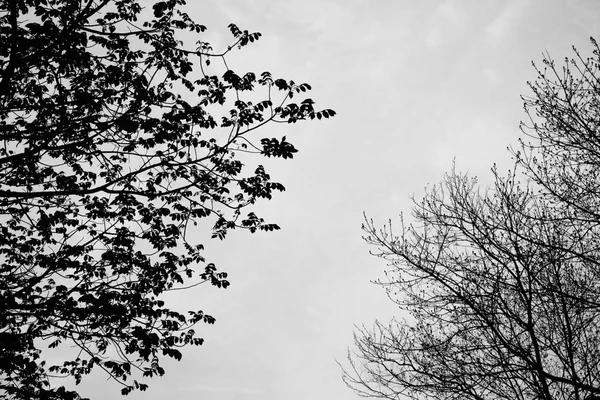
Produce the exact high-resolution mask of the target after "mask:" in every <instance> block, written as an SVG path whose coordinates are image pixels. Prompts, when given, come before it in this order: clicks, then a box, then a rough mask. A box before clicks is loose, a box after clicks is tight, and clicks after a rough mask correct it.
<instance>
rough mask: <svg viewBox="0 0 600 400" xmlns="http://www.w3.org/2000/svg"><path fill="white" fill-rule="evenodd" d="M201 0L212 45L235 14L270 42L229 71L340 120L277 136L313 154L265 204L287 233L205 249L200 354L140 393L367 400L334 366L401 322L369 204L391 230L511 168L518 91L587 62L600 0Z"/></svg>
mask: <svg viewBox="0 0 600 400" xmlns="http://www.w3.org/2000/svg"><path fill="white" fill-rule="evenodd" d="M188 3H189V4H188V6H187V11H188V12H189V14H190V15H191V16H192V17H193V18H194V19H195V20H197V21H198V22H200V23H202V24H204V25H206V26H207V27H208V29H209V31H208V33H209V38H210V40H211V41H212V42H213V47H214V48H215V49H218V48H219V46H224V45H226V43H227V42H228V40H229V39H230V35H229V31H228V30H227V24H229V23H230V22H234V23H236V24H237V25H238V26H239V27H240V28H242V29H248V30H250V31H259V32H261V33H262V34H263V37H262V38H261V39H260V40H259V41H258V42H257V43H255V44H253V45H251V46H248V47H247V48H244V49H243V50H242V51H240V52H238V53H236V54H235V55H234V56H232V57H231V59H229V60H228V61H229V63H230V65H231V68H232V69H234V70H236V71H237V70H239V71H244V70H254V71H258V72H260V71H263V70H268V71H271V72H272V73H273V74H274V75H277V76H282V77H286V78H291V79H294V80H295V81H296V82H308V83H310V84H311V85H312V87H313V91H312V92H311V93H310V95H311V97H312V98H313V99H314V100H315V101H316V102H317V104H316V105H317V106H318V107H321V108H332V109H334V110H336V111H337V113H338V115H337V116H336V117H335V118H334V119H332V120H327V121H320V122H309V123H304V124H298V125H293V126H287V125H286V126H277V127H276V128H273V129H272V130H269V131H268V133H267V132H263V133H264V134H265V136H268V135H269V134H273V136H279V137H280V136H283V135H287V137H288V138H289V139H290V141H291V142H293V143H294V145H295V146H296V147H297V148H298V149H299V153H297V155H296V156H295V157H294V159H293V160H291V161H290V160H285V161H284V160H281V161H274V162H269V163H268V165H267V166H268V168H269V172H270V174H271V176H272V177H273V179H274V180H276V181H280V182H282V183H284V185H285V186H286V188H287V191H286V192H284V193H282V194H280V195H277V196H275V197H274V198H273V200H272V201H270V202H268V203H265V204H262V205H261V206H259V208H258V211H260V213H261V216H263V217H265V218H266V219H268V220H270V221H273V222H277V223H278V224H279V225H280V226H281V227H282V230H281V231H278V232H274V233H257V234H254V235H251V234H249V233H247V232H235V233H234V234H233V235H231V236H230V237H228V238H227V239H226V240H225V241H223V242H219V241H217V240H213V241H210V242H207V243H205V246H206V249H207V250H206V252H207V253H206V254H207V259H209V260H210V261H212V262H214V263H215V264H217V266H218V267H219V268H220V269H222V270H225V271H227V272H228V273H229V275H230V280H231V283H232V285H231V287H229V288H228V289H227V290H218V289H216V288H211V287H203V286H199V287H198V288H196V289H192V290H190V291H187V292H176V294H173V295H172V296H171V300H172V301H174V302H176V303H177V304H180V305H181V306H182V307H188V306H189V307H190V308H194V309H198V308H202V309H204V310H205V311H207V312H209V313H210V314H212V315H213V316H215V317H216V319H217V323H216V324H215V325H212V326H208V325H206V326H198V330H199V331H200V333H201V335H202V336H203V337H204V338H205V339H206V342H205V344H204V346H202V347H199V348H196V349H190V350H189V351H187V352H186V353H185V354H184V359H183V360H182V361H181V362H179V363H175V362H173V363H168V365H167V368H166V369H167V374H166V375H165V376H164V377H163V378H160V379H155V380H153V381H151V382H150V390H149V391H148V392H145V393H135V394H132V395H129V396H128V398H129V399H131V400H134V399H145V400H155V399H156V400H158V399H169V400H175V399H177V400H192V399H209V400H233V399H240V400H280V399H285V400H342V399H343V400H356V399H358V398H359V397H358V396H357V395H355V394H354V393H353V392H352V391H350V390H349V389H348V388H346V387H345V385H344V384H343V382H342V381H341V371H340V369H339V367H338V365H337V364H336V360H337V361H339V362H341V363H342V364H344V363H345V357H346V352H347V349H348V347H351V346H352V333H353V331H354V325H363V324H365V325H367V326H369V325H371V324H372V323H373V321H374V320H375V319H380V320H383V321H385V320H389V319H390V318H392V317H394V316H395V317H401V315H400V314H399V312H398V310H397V309H396V308H395V307H394V305H393V304H392V303H391V302H390V300H389V299H387V297H386V295H385V292H384V291H383V290H382V289H381V288H379V287H377V286H375V285H373V284H372V283H370V281H371V280H376V279H378V278H381V277H383V271H384V269H385V264H384V263H383V262H382V261H381V260H378V259H376V258H373V257H371V256H370V255H369V248H368V246H367V245H366V244H365V243H364V242H363V241H362V239H361V233H362V232H361V229H360V227H361V222H362V219H363V211H365V212H366V213H367V214H368V215H369V216H370V217H373V218H374V219H375V220H376V221H380V222H385V221H387V219H388V218H397V216H398V215H399V213H400V212H404V213H405V215H407V216H408V218H410V217H409V216H410V207H411V200H410V198H411V196H413V195H414V196H415V197H416V198H419V197H420V196H421V195H422V194H423V190H424V188H425V187H426V186H427V185H432V184H435V183H437V182H438V181H439V180H440V179H441V178H442V177H443V174H444V173H445V172H447V171H449V170H450V168H451V167H452V162H453V160H456V168H457V170H460V171H468V172H469V173H470V174H472V175H477V176H479V177H480V180H481V181H482V182H484V183H485V182H486V181H489V180H490V178H491V174H490V168H491V167H492V165H493V164H494V163H497V164H498V165H499V167H500V169H501V170H503V169H504V170H506V169H508V168H510V166H511V160H510V154H509V152H508V151H507V146H508V145H510V144H516V141H517V139H518V138H519V136H520V131H519V129H518V125H519V121H520V120H522V119H524V118H525V114H524V113H523V110H522V101H521V99H520V95H522V94H528V93H529V89H528V87H527V84H526V82H527V81H528V80H534V79H535V78H536V74H535V71H534V70H533V68H532V66H531V62H532V61H536V62H541V59H542V53H543V52H546V51H547V52H548V53H549V54H550V55H551V56H552V57H553V58H555V59H556V60H557V61H558V62H562V60H563V59H564V57H565V56H569V57H571V56H573V55H574V54H573V52H572V49H571V47H572V46H573V45H575V46H576V47H577V48H578V49H579V50H580V51H581V52H582V53H584V54H586V55H587V54H589V53H590V51H591V46H590V43H589V37H590V36H594V37H596V38H599V39H600V35H599V34H600V25H598V20H600V1H597V0H445V1H443V0H303V1H291V0H277V1H274V0H271V1H268V0H243V1H242V0H216V1H192V0H188ZM270 129H271V128H270ZM258 135H259V136H260V134H258ZM261 137H262V136H261ZM257 213H258V212H257ZM205 236H206V232H204V233H201V232H199V233H198V237H199V240H200V238H201V239H202V240H204V238H205ZM82 394H86V395H88V396H90V397H92V398H93V399H97V400H104V399H112V398H114V397H115V395H117V396H118V388H116V387H115V386H114V385H113V384H111V383H110V382H107V381H106V380H105V379H103V378H102V376H100V375H98V376H97V378H96V377H95V378H94V379H92V380H91V381H89V382H87V383H86V384H85V387H84V391H83V393H82Z"/></svg>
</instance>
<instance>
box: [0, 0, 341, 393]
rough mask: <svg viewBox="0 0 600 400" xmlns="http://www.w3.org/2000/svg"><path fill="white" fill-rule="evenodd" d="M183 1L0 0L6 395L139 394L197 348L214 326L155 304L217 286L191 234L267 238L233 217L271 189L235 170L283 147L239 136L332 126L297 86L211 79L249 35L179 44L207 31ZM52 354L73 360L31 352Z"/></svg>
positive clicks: (256, 175)
mask: <svg viewBox="0 0 600 400" xmlns="http://www.w3.org/2000/svg"><path fill="white" fill-rule="evenodd" d="M183 4H184V1H182V0H164V1H154V2H151V3H149V4H146V3H144V2H141V1H137V0H115V1H111V2H99V1H89V2H77V1H67V0H0V138H1V139H2V141H1V144H0V214H1V215H2V216H1V217H0V258H1V260H0V261H1V263H0V392H2V393H6V396H7V398H10V399H32V398H44V399H76V398H78V395H77V393H76V392H70V391H67V390H66V389H65V388H64V387H60V386H59V387H57V385H56V382H55V381H54V380H52V379H51V378H50V377H49V376H50V375H49V374H53V375H59V376H70V377H72V378H74V380H75V382H76V383H79V382H80V381H81V380H82V378H83V377H84V376H85V375H87V374H89V373H90V372H91V371H93V370H95V369H102V370H104V371H105V372H106V373H108V374H110V375H111V376H112V378H114V380H116V381H117V382H120V383H121V384H122V385H123V389H122V393H123V394H127V393H130V392H131V391H132V390H146V388H147V385H146V384H145V383H141V382H138V381H137V380H136V379H135V378H136V376H139V375H140V374H141V375H142V377H147V378H149V377H153V376H157V375H158V376H160V375H163V374H164V373H165V371H164V369H163V368H162V367H161V364H160V361H161V358H162V357H165V356H166V357H171V358H173V359H176V360H179V359H181V357H182V356H183V353H182V352H181V351H180V350H179V348H180V347H182V346H187V345H192V346H199V345H201V344H202V343H203V340H202V338H200V337H197V334H196V332H195V331H194V330H193V329H192V328H191V327H192V326H193V325H194V324H196V323H198V322H202V323H206V324H213V323H215V318H214V317H213V316H211V315H208V314H206V313H205V312H203V311H201V310H196V311H193V312H192V311H190V312H189V313H188V314H183V313H181V312H179V311H176V310H173V309H171V308H169V306H168V304H166V303H165V301H164V300H163V299H162V295H163V294H164V293H165V292H167V291H171V290H180V289H184V288H188V287H193V286H196V285H198V284H200V283H203V282H207V283H209V284H210V285H212V286H214V287H217V288H227V287H228V286H229V284H230V282H229V281H228V279H227V274H226V273H225V272H219V271H217V269H216V267H215V265H214V264H212V263H208V264H206V265H205V266H204V267H203V265H204V264H205V263H206V260H205V259H204V256H203V250H204V247H203V245H202V244H199V243H196V242H197V240H198V239H196V237H197V231H196V232H195V231H194V230H195V229H200V227H199V226H198V225H199V222H200V221H207V222H208V225H207V226H209V227H210V226H212V232H211V234H212V237H213V238H218V239H224V238H225V237H226V235H227V232H229V231H230V230H231V229H236V228H240V229H247V230H249V231H250V232H256V231H258V230H262V231H273V230H276V229H279V227H278V226H277V225H276V224H272V223H267V222H265V220H264V219H263V218H261V217H258V216H257V215H256V214H255V213H254V212H253V211H251V210H250V209H249V208H250V207H251V206H252V205H253V204H255V203H256V201H258V200H259V199H271V198H272V195H273V193H274V192H276V191H283V190H285V188H284V186H283V185H282V184H281V183H277V182H272V181H271V178H270V176H269V174H268V173H267V172H266V171H265V169H264V167H263V166H258V167H256V166H254V167H252V166H248V165H251V164H252V162H253V157H260V156H261V155H262V156H267V157H271V156H272V157H280V158H283V159H287V158H292V156H293V153H295V152H297V150H296V148H295V147H294V146H293V145H292V144H291V143H289V142H288V141H287V140H286V137H285V136H284V137H283V138H282V139H281V140H278V139H263V140H262V141H260V143H258V138H257V137H255V136H254V134H253V132H254V130H257V129H258V128H260V127H262V126H263V125H264V124H267V123H270V122H288V123H289V122H297V121H300V120H306V119H309V118H310V119H313V118H315V116H316V117H317V118H321V117H323V116H325V117H326V118H327V117H329V116H332V115H334V113H333V111H331V110H324V111H317V110H315V109H314V108H313V104H314V103H313V101H312V100H310V99H303V100H302V101H301V102H300V103H299V104H294V103H290V101H289V100H290V99H291V98H292V97H293V96H294V95H295V94H298V93H305V92H306V91H308V90H310V85H308V84H305V83H302V84H296V83H294V82H293V81H291V80H284V79H281V78H275V77H273V76H272V75H271V74H270V73H269V72H266V71H265V72H262V73H260V74H259V73H254V72H250V71H244V72H239V71H238V72H236V71H234V70H233V69H231V68H230V67H228V66H226V65H227V64H226V63H225V57H226V56H227V54H228V53H229V52H230V51H232V50H233V49H235V48H242V47H244V46H247V45H249V44H250V43H252V42H255V41H256V40H258V39H259V38H260V36H261V35H260V33H257V32H254V33H253V32H249V31H247V30H242V29H240V28H238V27H237V26H236V25H234V24H231V25H229V30H230V31H231V34H232V35H233V40H232V43H231V45H230V46H228V47H227V48H226V49H224V50H223V51H222V52H220V53H219V52H216V51H214V50H213V48H212V47H211V45H210V44H209V43H207V42H205V41H203V40H202V37H200V38H199V40H196V42H195V43H186V42H181V41H180V38H181V37H185V36H183V35H182V33H186V34H187V32H192V33H194V34H196V35H198V36H200V34H201V33H202V32H204V31H205V30H206V27H205V26H203V25H200V24H198V23H196V22H194V21H193V20H192V19H191V18H190V16H189V15H187V14H186V13H184V12H183V11H182V10H181V8H180V7H181V6H182V5H183ZM143 7H147V10H146V11H143ZM190 45H193V46H190ZM211 61H212V62H211ZM273 87H276V88H277V89H279V90H273V91H271V89H272V88H273ZM249 91H252V92H253V93H252V96H250V97H251V98H252V100H250V99H249V98H248V99H246V98H244V96H245V95H246V92H249ZM255 91H256V92H255ZM271 92H273V93H271ZM261 96H262V97H261ZM277 96H278V97H277ZM219 110H221V111H219ZM319 115H320V117H319ZM257 164H258V163H257ZM246 166H247V167H246ZM243 215H246V217H244V216H243ZM61 346H75V347H77V348H79V349H80V350H81V354H80V355H79V356H78V357H77V358H76V359H73V360H65V361H64V362H62V363H61V362H58V363H56V364H51V363H49V362H47V361H46V358H47V357H45V356H44V354H45V353H44V352H42V350H45V349H46V348H47V347H50V348H57V349H60V348H61ZM1 396H3V395H0V397H1Z"/></svg>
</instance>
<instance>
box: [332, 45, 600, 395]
mask: <svg viewBox="0 0 600 400" xmlns="http://www.w3.org/2000/svg"><path fill="white" fill-rule="evenodd" d="M592 45H593V55H592V56H591V57H582V56H581V55H580V54H579V53H578V52H577V51H576V52H575V57H574V58H572V59H567V60H566V62H565V64H564V65H563V66H562V67H558V66H557V65H556V63H555V62H554V61H553V60H552V59H550V58H549V57H548V56H547V57H545V58H544V60H543V66H542V67H540V68H538V67H535V71H536V72H537V74H538V76H537V80H536V81H534V82H532V83H530V84H529V86H530V88H531V90H532V95H531V96H527V97H524V98H523V99H524V101H525V109H526V111H527V115H528V118H529V120H528V121H527V122H526V123H524V124H523V125H522V130H523V132H524V134H525V136H524V138H523V140H522V141H521V145H520V146H519V147H517V148H516V150H515V149H513V150H512V154H513V156H514V160H515V167H514V169H513V170H512V171H511V172H509V173H508V174H507V175H503V174H501V173H499V172H498V171H497V169H496V168H493V170H492V171H493V173H494V177H495V181H494V184H493V185H492V186H491V187H485V188H482V187H481V186H480V185H479V184H478V181H477V179H476V178H472V177H469V176H467V175H466V174H461V173H458V172H456V171H454V170H453V171H452V172H451V173H449V174H447V175H446V177H445V178H444V180H443V181H442V182H441V184H439V185H437V186H435V187H433V188H431V189H430V190H428V191H427V193H426V194H425V196H424V198H423V199H422V200H421V201H416V202H415V206H414V208H413V219H414V222H412V223H409V222H407V223H405V222H404V219H402V220H401V222H400V224H397V223H392V222H390V223H389V224H388V225H386V226H385V227H383V228H379V227H377V226H376V225H375V224H374V223H373V221H371V220H367V221H366V223H365V225H364V227H363V228H364V230H365V232H366V233H367V236H366V240H367V242H368V243H370V244H371V245H372V246H373V247H374V248H376V250H374V254H375V255H377V256H379V257H382V258H383V259H385V260H387V261H388V262H389V268H388V270H387V271H386V276H387V278H386V279H385V280H383V281H381V282H380V284H381V285H383V286H385V287H386V289H387V293H388V295H389V297H390V298H391V299H392V300H393V301H394V302H396V303H397V304H398V305H399V308H400V309H401V310H403V311H404V313H403V316H404V317H403V318H398V319H396V320H393V321H391V322H390V323H382V322H376V323H375V326H374V328H373V329H368V328H362V329H360V330H359V331H358V332H356V334H355V349H354V351H353V352H350V354H349V360H350V366H349V367H348V368H347V369H346V371H345V375H344V379H345V381H346V383H347V384H348V385H349V386H350V387H352V388H353V389H355V390H356V391H357V392H358V393H360V394H363V395H365V396H373V397H380V398H388V399H399V398H424V399H472V400H487V399H506V400H509V399H510V400H515V399H519V400H530V399H545V400H551V399H554V400H557V399H560V400H584V399H591V398H595V396H596V397H597V396H598V395H600V346H599V344H600V300H599V299H600V248H599V243H600V242H599V240H598V239H599V235H600V218H599V216H600V214H599V209H598V205H599V204H600V203H599V200H598V199H599V198H600V197H599V193H600V192H599V190H598V187H599V185H600V181H599V175H598V173H599V172H598V171H600V158H599V154H600V153H599V152H598V149H599V148H598V146H599V143H600V140H599V135H600V131H599V127H600V122H599V116H600V90H599V89H600V70H599V66H600V49H599V47H598V45H597V44H596V42H595V41H594V40H593V39H592ZM398 225H400V226H398Z"/></svg>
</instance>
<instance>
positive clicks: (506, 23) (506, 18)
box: [485, 0, 529, 43]
mask: <svg viewBox="0 0 600 400" xmlns="http://www.w3.org/2000/svg"><path fill="white" fill-rule="evenodd" d="M527 7H529V1H528V0H512V1H510V2H508V3H505V6H504V8H503V9H502V10H501V11H500V13H498V15H497V16H496V18H494V19H493V20H492V22H490V23H489V24H488V25H487V26H486V27H485V33H486V36H487V38H488V39H489V40H490V41H492V42H493V43H499V42H502V41H503V40H504V39H505V38H506V37H507V36H508V35H509V34H510V33H511V32H512V31H513V27H514V25H515V23H516V22H517V21H518V20H519V19H520V18H521V17H522V16H523V15H524V14H525V9H526V8H527Z"/></svg>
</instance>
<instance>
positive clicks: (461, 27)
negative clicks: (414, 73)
mask: <svg viewBox="0 0 600 400" xmlns="http://www.w3.org/2000/svg"><path fill="white" fill-rule="evenodd" d="M467 16H468V15H467V13H466V10H465V7H464V4H463V3H462V2H456V1H445V2H443V3H442V4H440V5H439V6H438V7H437V8H436V9H435V11H434V13H433V15H432V16H431V18H430V19H429V21H428V22H427V30H426V33H425V44H426V46H427V47H428V48H430V49H432V48H435V47H438V46H440V45H441V44H442V43H443V42H444V41H445V39H447V38H448V37H449V35H451V36H453V37H456V36H460V35H462V34H463V33H464V31H465V27H466V25H467V24H466V20H467Z"/></svg>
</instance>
